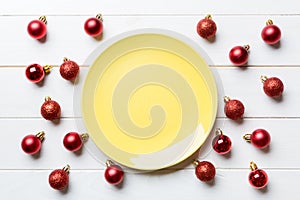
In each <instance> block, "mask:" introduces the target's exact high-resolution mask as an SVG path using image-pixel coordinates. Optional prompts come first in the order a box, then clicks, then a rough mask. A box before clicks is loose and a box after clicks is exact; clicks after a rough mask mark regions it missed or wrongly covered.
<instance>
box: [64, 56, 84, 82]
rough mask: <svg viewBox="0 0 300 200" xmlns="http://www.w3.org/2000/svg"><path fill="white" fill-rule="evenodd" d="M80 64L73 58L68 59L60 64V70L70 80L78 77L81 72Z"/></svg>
mask: <svg viewBox="0 0 300 200" xmlns="http://www.w3.org/2000/svg"><path fill="white" fill-rule="evenodd" d="M79 69H80V68H79V66H78V64H77V63H76V62H74V61H71V60H66V61H64V63H63V64H62V65H61V66H60V68H59V72H60V75H61V76H62V77H63V78H64V79H66V80H68V81H70V80H74V79H76V77H77V76H78V74H79Z"/></svg>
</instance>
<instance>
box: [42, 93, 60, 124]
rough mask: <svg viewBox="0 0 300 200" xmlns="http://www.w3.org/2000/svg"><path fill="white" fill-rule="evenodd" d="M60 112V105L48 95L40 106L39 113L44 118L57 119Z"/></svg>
mask: <svg viewBox="0 0 300 200" xmlns="http://www.w3.org/2000/svg"><path fill="white" fill-rule="evenodd" d="M60 114H61V109H60V105H59V104H58V103H57V102H56V101H53V100H51V98H50V97H46V98H45V102H44V103H43V105H42V106H41V115H42V116H43V118H45V119H46V120H55V119H59V118H60Z"/></svg>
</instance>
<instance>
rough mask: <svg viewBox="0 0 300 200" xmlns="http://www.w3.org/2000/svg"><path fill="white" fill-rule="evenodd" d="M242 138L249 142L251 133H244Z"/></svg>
mask: <svg viewBox="0 0 300 200" xmlns="http://www.w3.org/2000/svg"><path fill="white" fill-rule="evenodd" d="M243 138H244V140H246V142H251V134H245V135H244V136H243Z"/></svg>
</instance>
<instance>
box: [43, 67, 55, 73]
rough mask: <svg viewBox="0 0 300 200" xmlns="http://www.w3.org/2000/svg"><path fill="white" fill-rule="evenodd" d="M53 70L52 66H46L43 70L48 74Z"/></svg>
mask: <svg viewBox="0 0 300 200" xmlns="http://www.w3.org/2000/svg"><path fill="white" fill-rule="evenodd" d="M52 68H53V67H52V66H51V65H45V66H44V67H43V69H44V71H45V73H46V74H49V73H50V71H51V69H52Z"/></svg>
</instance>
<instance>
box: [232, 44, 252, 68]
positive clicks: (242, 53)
mask: <svg viewBox="0 0 300 200" xmlns="http://www.w3.org/2000/svg"><path fill="white" fill-rule="evenodd" d="M249 48H250V46H249V45H246V46H244V47H242V46H235V47H233V48H232V49H231V50H230V52H229V59H230V61H231V62H232V63H233V64H234V65H236V66H242V65H244V64H246V63H247V62H248V51H249Z"/></svg>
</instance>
